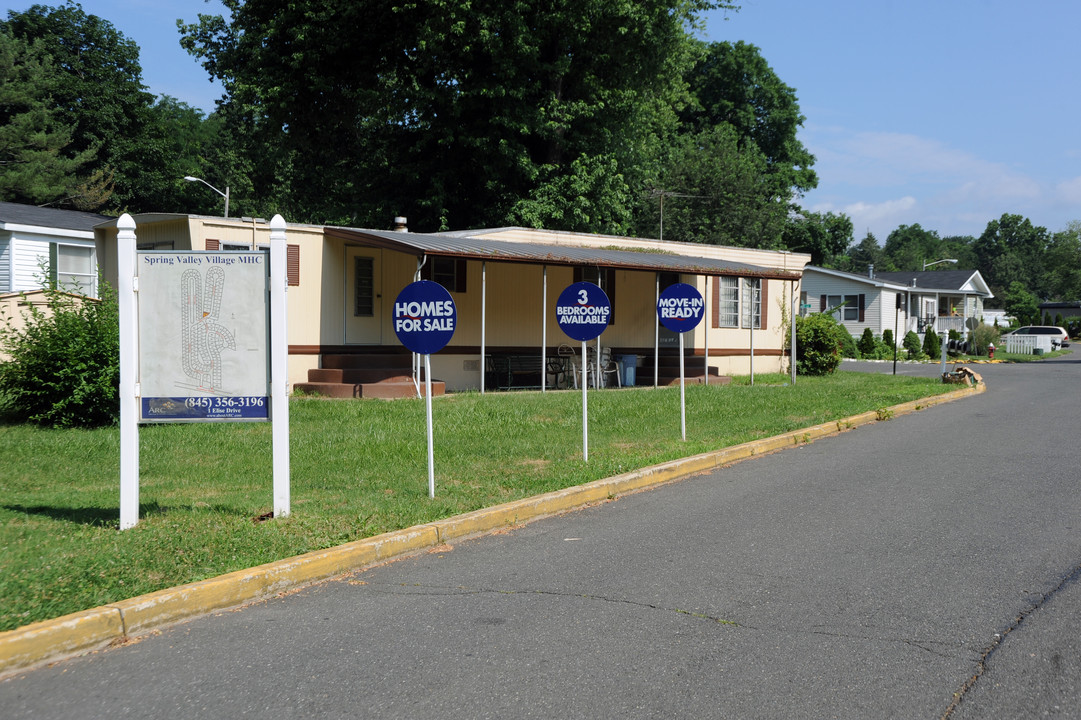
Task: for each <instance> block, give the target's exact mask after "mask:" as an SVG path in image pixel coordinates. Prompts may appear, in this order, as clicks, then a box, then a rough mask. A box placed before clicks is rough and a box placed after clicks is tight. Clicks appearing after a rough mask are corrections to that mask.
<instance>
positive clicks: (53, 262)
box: [12, 242, 60, 288]
mask: <svg viewBox="0 0 1081 720" xmlns="http://www.w3.org/2000/svg"><path fill="white" fill-rule="evenodd" d="M59 266H60V246H59V245H57V244H56V243H54V242H51V243H49V285H51V286H52V287H54V288H55V287H56V286H57V283H59V282H60V275H59V270H58V268H59ZM14 286H15V285H14V283H12V287H14Z"/></svg>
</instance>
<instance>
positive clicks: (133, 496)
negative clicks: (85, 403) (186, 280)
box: [116, 213, 139, 530]
mask: <svg viewBox="0 0 1081 720" xmlns="http://www.w3.org/2000/svg"><path fill="white" fill-rule="evenodd" d="M116 228H117V236H116V241H117V286H118V287H117V303H118V306H119V307H118V309H119V313H120V318H119V319H120V529H121V530H127V529H129V528H133V527H135V525H136V524H137V523H138V522H139V405H138V403H139V390H138V383H139V345H138V337H139V315H138V309H137V308H138V305H137V303H136V298H135V293H136V289H137V286H138V280H139V278H138V276H137V275H136V253H135V220H134V219H132V217H131V215H128V214H127V213H124V214H123V215H121V216H120V218H119V219H118V220H117V221H116Z"/></svg>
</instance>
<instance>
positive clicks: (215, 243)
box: [206, 238, 221, 250]
mask: <svg viewBox="0 0 1081 720" xmlns="http://www.w3.org/2000/svg"><path fill="white" fill-rule="evenodd" d="M206 249H207V250H221V241H220V240H214V239H211V238H207V241H206Z"/></svg>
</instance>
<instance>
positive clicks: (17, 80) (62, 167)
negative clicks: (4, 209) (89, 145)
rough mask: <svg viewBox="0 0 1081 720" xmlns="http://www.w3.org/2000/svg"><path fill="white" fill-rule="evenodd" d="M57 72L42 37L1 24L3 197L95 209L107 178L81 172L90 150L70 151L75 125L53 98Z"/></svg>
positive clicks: (104, 192)
mask: <svg viewBox="0 0 1081 720" xmlns="http://www.w3.org/2000/svg"><path fill="white" fill-rule="evenodd" d="M54 78H55V69H54V66H53V64H52V60H51V58H50V57H49V56H48V55H47V54H46V51H45V46H44V43H43V42H42V41H40V40H36V41H32V42H28V41H25V40H22V39H18V38H15V37H13V36H12V35H11V33H10V31H8V30H7V29H4V28H2V27H0V200H4V201H7V202H21V203H28V204H32V205H46V204H67V205H70V206H72V207H75V208H78V209H81V210H89V209H93V208H95V207H98V206H99V205H101V203H102V202H104V200H105V199H107V198H108V194H109V189H108V181H107V180H105V178H104V177H103V176H100V175H99V176H97V178H94V177H86V176H82V175H80V172H81V170H82V168H83V167H84V166H85V165H86V164H87V163H88V162H89V161H90V159H91V157H92V156H93V151H92V150H85V151H83V152H81V153H75V154H71V153H68V152H67V148H68V146H69V145H70V144H71V138H72V133H73V128H72V126H70V125H67V124H65V123H64V121H63V120H62V119H61V118H60V116H59V112H58V111H57V109H56V108H55V106H54V104H53V102H52V98H51V92H52V89H53V87H54ZM95 180H96V182H95Z"/></svg>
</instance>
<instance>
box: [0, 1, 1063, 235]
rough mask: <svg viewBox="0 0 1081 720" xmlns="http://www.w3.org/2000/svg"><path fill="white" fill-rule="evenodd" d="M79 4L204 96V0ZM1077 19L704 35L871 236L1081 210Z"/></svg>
mask: <svg viewBox="0 0 1081 720" xmlns="http://www.w3.org/2000/svg"><path fill="white" fill-rule="evenodd" d="M39 2H44V3H45V4H47V5H59V4H60V0H39ZM31 4H33V2H32V0H26V1H25V2H10V0H9V2H7V3H6V4H5V5H3V6H0V7H2V8H3V10H4V14H5V16H6V14H7V11H8V10H19V11H22V10H25V9H26V8H28V7H29V6H30V5H31ZM81 4H82V6H83V9H84V10H85V11H86V12H87V13H90V14H95V15H100V16H102V17H104V18H106V19H107V20H109V21H110V22H112V23H113V25H115V26H116V27H117V29H119V30H120V32H122V33H123V34H124V35H125V36H126V37H128V38H130V39H132V40H134V41H135V42H136V43H138V45H139V47H140V50H141V55H140V57H141V63H142V67H143V81H144V82H145V83H146V85H147V86H148V87H149V89H150V91H151V92H154V93H156V94H167V95H172V96H173V97H175V98H177V99H179V100H182V101H184V102H187V103H189V104H191V105H193V106H195V107H199V108H202V109H204V110H207V111H210V110H212V109H213V107H214V100H215V99H216V98H217V97H218V96H219V95H220V93H221V89H220V86H218V85H215V84H211V83H210V82H209V80H208V79H207V76H206V74H205V72H204V71H203V69H202V68H201V67H200V66H199V65H198V63H197V62H196V61H195V59H194V58H192V57H190V56H189V55H188V54H187V53H185V52H184V51H183V50H182V49H181V48H180V45H179V35H178V33H177V31H176V19H177V18H180V19H183V20H184V21H186V22H194V21H195V19H196V17H197V15H198V14H199V13H214V14H217V13H220V12H222V11H223V8H222V5H221V3H220V2H218V0H210V2H203V0H82V2H81ZM1079 27H1081V3H1079V2H1077V1H1076V0H1033V2H1031V3H1020V2H1017V0H1010V1H1006V0H906V1H905V2H876V1H875V0H820V1H819V2H811V1H810V0H743V2H742V3H741V9H740V10H739V11H738V12H735V13H722V12H715V13H711V14H710V15H709V16H708V17H707V22H706V28H705V37H706V38H707V39H709V40H730V41H735V40H743V41H745V42H749V43H751V44H754V45H756V46H758V48H759V49H760V50H761V52H762V55H763V56H764V57H765V58H766V60H767V61H768V62H769V64H770V65H771V67H772V68H773V70H774V72H775V73H776V74H777V75H778V77H780V78H781V80H782V81H783V82H784V83H785V84H787V85H789V86H790V87H792V88H794V89H795V91H796V95H797V97H798V99H799V104H800V108H801V110H802V112H803V114H804V115H805V116H806V121H805V123H804V127H803V129H802V130H801V132H800V139H801V140H802V142H803V143H804V145H806V146H807V147H808V149H809V150H810V151H811V152H812V153H813V154H814V155H815V157H816V163H815V166H814V167H815V170H816V171H817V173H818V177H819V185H818V188H816V189H815V190H813V191H811V192H810V193H808V194H807V195H806V196H805V197H804V198H803V205H804V207H807V208H808V209H811V210H816V211H827V210H829V211H833V212H843V213H845V214H847V215H849V216H850V217H851V218H852V220H853V226H854V235H855V238H854V239H855V241H857V242H858V241H859V240H861V239H862V238H863V237H864V235H865V234H866V233H867V232H868V231H870V232H872V233H874V235H875V237H876V238H878V241H879V242H880V243H883V242H885V240H886V237H887V235H889V233H890V231H892V230H894V229H895V228H896V227H897V226H899V225H902V224H906V225H911V224H916V223H918V224H920V225H921V226H923V227H924V228H926V229H928V230H935V231H937V232H938V233H939V234H941V235H944V236H945V235H974V236H978V235H979V234H980V233H981V232H983V230H984V228H985V227H986V225H987V223H988V221H990V220H993V219H997V218H998V217H999V216H1001V215H1002V214H1003V213H1017V214H1020V215H1024V216H1025V217H1028V218H1029V219H1030V220H1032V222H1033V223H1035V224H1036V225H1042V226H1044V227H1046V228H1047V229H1048V230H1051V231H1052V232H1054V231H1058V230H1062V229H1064V228H1065V227H1066V225H1067V223H1069V222H1071V221H1074V220H1081V164H1079V161H1081V132H1079V129H1081V43H1079V42H1078V40H1077V37H1076V35H1077V29H1078V28H1079Z"/></svg>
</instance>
